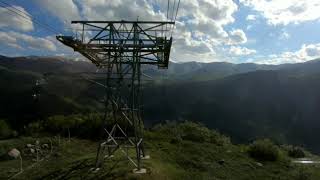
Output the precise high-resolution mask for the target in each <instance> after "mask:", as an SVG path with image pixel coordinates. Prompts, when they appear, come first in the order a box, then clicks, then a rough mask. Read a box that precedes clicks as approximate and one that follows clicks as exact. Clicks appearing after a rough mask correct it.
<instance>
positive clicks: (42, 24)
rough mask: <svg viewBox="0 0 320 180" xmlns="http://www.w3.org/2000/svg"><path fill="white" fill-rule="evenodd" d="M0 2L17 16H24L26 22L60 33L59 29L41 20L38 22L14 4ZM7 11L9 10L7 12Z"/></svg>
mask: <svg viewBox="0 0 320 180" xmlns="http://www.w3.org/2000/svg"><path fill="white" fill-rule="evenodd" d="M0 3H2V4H0V6H1V7H3V8H5V9H7V10H8V11H10V12H12V13H14V14H15V15H18V16H20V17H22V18H24V19H25V20H27V21H26V22H29V23H35V24H37V25H39V26H42V28H44V29H46V30H48V31H50V32H53V33H54V34H59V33H61V32H59V31H57V30H55V29H53V28H52V27H50V26H49V25H47V24H44V23H41V22H39V21H38V20H36V19H34V18H33V19H32V16H30V15H29V14H27V13H25V12H23V11H21V10H20V9H18V8H16V7H14V6H12V5H10V4H7V3H5V2H2V1H0ZM6 5H8V6H10V8H9V7H8V6H6ZM7 13H9V12H7ZM9 14H11V13H9Z"/></svg>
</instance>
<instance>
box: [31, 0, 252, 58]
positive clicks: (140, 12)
mask: <svg viewBox="0 0 320 180" xmlns="http://www.w3.org/2000/svg"><path fill="white" fill-rule="evenodd" d="M34 1H36V2H37V3H39V4H40V5H41V6H43V7H44V8H46V9H48V10H49V11H50V12H51V14H54V15H56V16H57V17H59V19H61V20H62V21H70V20H73V19H79V16H80V17H83V18H82V19H87V20H136V19H139V20H166V8H167V1H154V0H112V1H104V0H68V1H65V0H57V1H51V0H34ZM171 2H173V1H171ZM172 6H173V4H171V11H170V12H169V16H171V15H174V13H173V12H172V9H173V7H172ZM237 10H238V6H237V5H236V4H235V3H234V2H233V0H216V1H211V0H183V1H181V3H180V9H179V15H178V19H177V22H176V29H175V33H174V44H173V48H174V50H173V53H172V57H176V58H179V59H180V57H181V55H180V54H187V53H191V51H192V53H194V54H195V55H199V57H200V56H201V57H203V56H204V54H205V57H209V56H211V55H213V54H215V49H216V48H217V47H218V46H222V45H230V44H234V45H235V44H242V43H245V42H246V41H247V38H246V36H245V34H244V32H243V31H242V30H235V31H231V32H227V31H226V30H225V29H224V26H226V25H228V24H231V23H233V22H234V21H235V19H234V17H233V15H234V13H235V12H236V11H237ZM189 57H191V56H188V57H186V58H182V59H181V60H182V61H190V60H194V59H191V58H189ZM198 59H199V58H198ZM211 60H212V61H213V60H214V59H213V58H211ZM199 61H201V59H199Z"/></svg>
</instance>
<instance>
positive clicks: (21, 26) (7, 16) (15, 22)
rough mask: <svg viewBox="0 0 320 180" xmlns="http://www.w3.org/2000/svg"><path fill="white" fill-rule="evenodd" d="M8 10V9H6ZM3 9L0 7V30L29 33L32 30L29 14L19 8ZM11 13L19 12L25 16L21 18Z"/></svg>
mask: <svg viewBox="0 0 320 180" xmlns="http://www.w3.org/2000/svg"><path fill="white" fill-rule="evenodd" d="M7 8H8V9H7ZM7 8H3V7H0V28H3V27H8V28H12V29H16V30H21V31H31V30H33V29H34V27H33V23H32V19H31V16H30V14H29V13H28V12H27V11H26V10H25V9H24V8H23V7H20V6H13V7H7ZM12 11H18V12H19V11H20V12H19V13H21V14H27V15H29V16H27V15H25V16H26V17H25V18H23V17H21V16H19V15H17V14H15V13H14V12H12Z"/></svg>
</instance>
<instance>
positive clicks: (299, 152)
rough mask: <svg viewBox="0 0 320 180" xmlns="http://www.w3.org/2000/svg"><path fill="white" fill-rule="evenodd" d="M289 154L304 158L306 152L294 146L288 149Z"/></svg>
mask: <svg viewBox="0 0 320 180" xmlns="http://www.w3.org/2000/svg"><path fill="white" fill-rule="evenodd" d="M288 155H289V156H290V157H293V158H303V157H305V156H306V155H305V153H304V151H303V149H302V148H299V147H292V148H290V149H289V150H288Z"/></svg>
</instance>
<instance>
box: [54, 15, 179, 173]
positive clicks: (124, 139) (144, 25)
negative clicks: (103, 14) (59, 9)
mask: <svg viewBox="0 0 320 180" xmlns="http://www.w3.org/2000/svg"><path fill="white" fill-rule="evenodd" d="M72 23H73V24H80V25H81V26H82V31H81V32H82V33H81V37H79V38H75V37H73V36H61V35H59V36H56V38H57V40H59V41H60V42H61V43H63V44H64V45H66V46H69V47H71V48H73V49H74V51H77V52H79V53H80V54H82V55H83V56H85V57H86V58H87V59H89V60H90V61H91V62H92V63H94V64H95V65H96V66H97V67H98V68H100V69H101V71H102V72H104V73H103V74H104V80H105V81H104V84H101V83H99V84H101V87H103V88H104V89H105V98H104V103H105V114H104V118H103V119H104V123H103V127H102V129H103V130H104V133H105V135H106V138H104V139H103V140H102V141H101V142H99V145H98V150H97V156H96V162H95V170H99V169H100V167H101V165H102V163H103V161H104V159H105V158H108V157H112V156H113V154H114V153H115V152H116V151H121V152H122V153H123V154H124V155H125V156H126V157H127V158H128V160H129V161H130V162H131V163H132V164H133V165H134V166H135V170H134V171H135V172H136V173H144V172H146V170H145V169H144V168H142V162H141V160H142V159H143V158H145V157H147V156H146V154H145V150H144V139H143V128H144V126H143V121H142V117H141V111H142V109H141V107H142V99H141V74H142V73H141V66H143V65H155V66H158V68H161V69H166V68H168V65H169V57H170V50H171V45H172V37H167V36H166V35H167V34H170V33H167V31H169V30H168V28H167V27H168V26H169V27H173V26H174V24H175V22H173V21H138V20H137V21H72ZM130 147H131V148H134V149H135V153H134V154H135V155H132V154H130V153H128V148H130Z"/></svg>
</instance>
